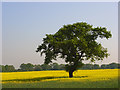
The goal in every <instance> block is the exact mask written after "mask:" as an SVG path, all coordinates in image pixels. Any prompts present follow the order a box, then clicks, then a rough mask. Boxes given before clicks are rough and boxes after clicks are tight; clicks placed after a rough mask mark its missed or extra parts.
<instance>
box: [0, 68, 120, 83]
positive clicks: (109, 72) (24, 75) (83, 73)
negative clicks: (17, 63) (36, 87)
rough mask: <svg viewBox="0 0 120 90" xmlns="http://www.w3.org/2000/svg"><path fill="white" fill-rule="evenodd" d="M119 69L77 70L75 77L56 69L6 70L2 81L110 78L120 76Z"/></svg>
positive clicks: (95, 79) (64, 80)
mask: <svg viewBox="0 0 120 90" xmlns="http://www.w3.org/2000/svg"><path fill="white" fill-rule="evenodd" d="M118 70H119V69H98V70H77V71H75V72H74V77H73V78H69V77H68V76H69V75H68V72H66V71H64V70H56V71H55V70H54V71H29V72H4V73H1V74H2V83H8V82H25V81H27V80H28V81H29V82H40V81H52V80H58V81H61V82H66V81H67V82H68V81H86V80H89V81H100V80H109V79H113V78H117V77H118Z"/></svg>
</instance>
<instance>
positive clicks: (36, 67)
mask: <svg viewBox="0 0 120 90" xmlns="http://www.w3.org/2000/svg"><path fill="white" fill-rule="evenodd" d="M34 70H35V71H41V70H42V67H41V66H40V65H35V66H34Z"/></svg>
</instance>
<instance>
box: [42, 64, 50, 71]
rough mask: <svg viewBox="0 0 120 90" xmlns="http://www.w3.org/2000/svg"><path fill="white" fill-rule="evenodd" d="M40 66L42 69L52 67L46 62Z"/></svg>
mask: <svg viewBox="0 0 120 90" xmlns="http://www.w3.org/2000/svg"><path fill="white" fill-rule="evenodd" d="M41 68H42V70H51V69H52V67H51V66H50V65H48V64H42V65H41Z"/></svg>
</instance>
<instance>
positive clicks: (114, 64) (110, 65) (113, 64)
mask: <svg viewBox="0 0 120 90" xmlns="http://www.w3.org/2000/svg"><path fill="white" fill-rule="evenodd" d="M109 68H110V69H116V68H118V64H117V63H111V64H109Z"/></svg>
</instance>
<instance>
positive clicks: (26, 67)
mask: <svg viewBox="0 0 120 90" xmlns="http://www.w3.org/2000/svg"><path fill="white" fill-rule="evenodd" d="M20 68H21V70H22V71H33V70H34V65H33V64H31V63H27V64H24V63H23V64H21V65H20Z"/></svg>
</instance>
